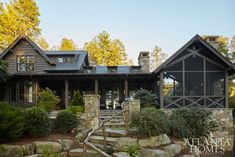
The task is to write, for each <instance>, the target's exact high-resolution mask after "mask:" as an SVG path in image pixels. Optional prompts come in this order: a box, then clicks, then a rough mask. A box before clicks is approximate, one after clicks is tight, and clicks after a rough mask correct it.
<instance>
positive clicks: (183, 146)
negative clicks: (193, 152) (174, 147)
mask: <svg viewBox="0 0 235 157" xmlns="http://www.w3.org/2000/svg"><path fill="white" fill-rule="evenodd" d="M175 144H179V145H180V146H181V149H182V150H184V149H186V148H187V143H185V142H184V141H175Z"/></svg>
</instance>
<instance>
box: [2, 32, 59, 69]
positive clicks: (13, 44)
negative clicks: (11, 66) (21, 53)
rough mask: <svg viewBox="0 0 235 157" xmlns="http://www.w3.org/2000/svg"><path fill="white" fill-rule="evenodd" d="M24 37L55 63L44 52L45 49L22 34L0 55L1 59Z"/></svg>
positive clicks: (47, 59)
mask: <svg viewBox="0 0 235 157" xmlns="http://www.w3.org/2000/svg"><path fill="white" fill-rule="evenodd" d="M22 39H25V40H26V41H27V42H28V43H29V44H30V45H31V46H32V47H33V48H34V49H35V50H36V51H37V52H38V53H39V54H41V55H42V57H43V58H44V59H45V60H46V61H47V62H48V63H49V64H52V65H55V63H54V62H52V61H51V60H50V59H49V58H48V56H47V55H46V54H45V53H44V51H43V50H42V49H41V48H40V47H39V46H38V45H37V44H35V43H34V42H33V41H32V40H31V39H30V38H29V37H27V36H25V35H21V36H19V37H17V38H16V39H15V40H14V41H13V42H12V43H11V44H10V45H9V46H8V47H7V48H6V49H5V50H4V51H3V52H2V54H1V55H0V59H1V58H3V57H4V56H5V55H6V54H7V53H8V52H9V51H11V49H12V48H13V47H15V46H16V45H17V44H18V43H19V42H20V41H21V40H22Z"/></svg>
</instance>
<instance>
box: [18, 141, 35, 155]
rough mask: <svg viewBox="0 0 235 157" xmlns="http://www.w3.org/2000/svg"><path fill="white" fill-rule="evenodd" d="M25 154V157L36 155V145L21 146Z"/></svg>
mask: <svg viewBox="0 0 235 157" xmlns="http://www.w3.org/2000/svg"><path fill="white" fill-rule="evenodd" d="M21 147H22V150H23V152H24V155H31V154H33V153H34V148H35V147H34V145H33V144H24V145H22V146H21Z"/></svg>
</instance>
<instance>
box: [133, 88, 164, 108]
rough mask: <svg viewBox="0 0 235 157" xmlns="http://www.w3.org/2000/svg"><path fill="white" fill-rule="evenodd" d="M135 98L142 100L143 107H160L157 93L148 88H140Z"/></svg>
mask: <svg viewBox="0 0 235 157" xmlns="http://www.w3.org/2000/svg"><path fill="white" fill-rule="evenodd" d="M134 98H135V99H139V100H140V106H141V107H142V108H146V107H156V108H159V104H158V102H157V95H156V94H153V93H151V92H150V91H148V90H145V89H141V90H138V91H137V92H136V95H135V97H134Z"/></svg>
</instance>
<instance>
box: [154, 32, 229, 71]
mask: <svg viewBox="0 0 235 157" xmlns="http://www.w3.org/2000/svg"><path fill="white" fill-rule="evenodd" d="M196 42H198V43H200V44H201V45H203V46H204V47H205V48H206V49H208V50H209V53H211V54H213V55H215V56H216V58H218V59H219V60H220V62H221V63H223V64H224V65H226V66H227V67H228V70H232V71H234V67H233V64H232V63H231V62H230V61H229V60H227V59H226V58H225V57H224V56H223V55H222V54H221V53H220V52H219V51H218V50H217V49H215V48H214V47H213V46H211V45H210V44H209V43H207V42H206V41H205V40H204V39H202V38H201V37H200V36H199V35H198V34H197V35H195V36H194V37H193V38H192V39H191V40H189V41H188V42H187V43H186V44H185V45H183V46H182V47H181V48H180V49H179V50H178V51H176V52H175V53H174V54H173V55H172V56H171V57H170V58H168V59H167V60H166V61H165V62H164V63H163V64H161V65H160V66H159V67H158V68H156V69H155V70H154V71H153V73H158V72H160V71H161V70H162V69H163V68H164V67H166V66H167V65H168V64H170V63H171V62H173V61H174V60H176V59H177V58H179V56H181V57H182V56H184V54H183V52H184V51H185V50H186V49H188V48H189V47H190V46H191V45H192V44H194V43H196Z"/></svg>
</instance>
